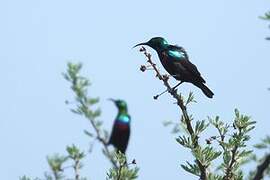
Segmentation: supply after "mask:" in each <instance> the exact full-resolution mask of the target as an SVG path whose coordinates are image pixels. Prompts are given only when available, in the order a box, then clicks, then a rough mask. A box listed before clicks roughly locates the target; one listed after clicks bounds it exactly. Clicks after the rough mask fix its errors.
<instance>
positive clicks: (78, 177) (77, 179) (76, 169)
mask: <svg viewBox="0 0 270 180" xmlns="http://www.w3.org/2000/svg"><path fill="white" fill-rule="evenodd" d="M73 169H74V172H75V180H80V174H79V169H80V161H79V160H76V161H75V164H74V167H73Z"/></svg>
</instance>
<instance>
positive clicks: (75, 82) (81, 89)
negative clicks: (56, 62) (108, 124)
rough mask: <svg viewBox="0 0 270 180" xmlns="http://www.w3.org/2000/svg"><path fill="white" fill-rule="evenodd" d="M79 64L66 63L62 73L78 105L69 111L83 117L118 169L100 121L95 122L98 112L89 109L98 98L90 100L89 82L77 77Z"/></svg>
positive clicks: (79, 68)
mask: <svg viewBox="0 0 270 180" xmlns="http://www.w3.org/2000/svg"><path fill="white" fill-rule="evenodd" d="M81 67H82V65H81V64H72V63H68V70H67V73H64V74H63V75H64V78H65V79H66V80H67V81H69V82H70V83H71V89H72V91H73V92H74V93H75V100H76V102H77V103H78V104H77V108H76V109H71V111H72V112H73V113H76V114H79V115H83V116H85V117H86V118H87V119H88V120H89V121H90V124H91V126H92V127H93V129H94V131H95V138H96V139H97V140H98V141H99V142H100V143H101V144H102V145H103V148H104V154H105V155H106V156H107V157H108V159H109V160H110V161H111V163H112V164H113V166H114V167H115V168H118V165H117V162H116V161H115V159H114V157H113V156H112V155H111V153H110V151H109V149H108V147H107V141H106V138H105V137H103V136H102V133H101V130H100V125H101V121H98V120H96V118H97V117H98V116H100V110H99V109H97V110H92V109H91V108H90V107H91V106H93V105H95V104H96V103H98V101H99V100H98V98H91V97H88V95H87V90H88V86H90V83H89V80H88V79H87V78H85V77H83V76H80V75H79V72H80V70H81ZM87 134H88V135H89V136H91V137H92V136H93V134H92V133H89V132H87Z"/></svg>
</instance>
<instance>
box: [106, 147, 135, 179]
mask: <svg viewBox="0 0 270 180" xmlns="http://www.w3.org/2000/svg"><path fill="white" fill-rule="evenodd" d="M114 158H115V159H116V162H117V164H118V167H119V168H114V167H113V168H111V169H110V170H109V172H108V173H107V178H106V179H107V180H134V179H137V177H138V171H139V168H138V167H135V168H130V166H131V165H134V164H136V161H135V160H133V161H132V162H131V163H127V160H126V156H125V154H123V153H121V152H120V151H118V152H115V153H114Z"/></svg>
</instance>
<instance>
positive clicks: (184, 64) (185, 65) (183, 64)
mask: <svg viewBox="0 0 270 180" xmlns="http://www.w3.org/2000/svg"><path fill="white" fill-rule="evenodd" d="M169 49H171V50H174V51H177V52H179V53H182V54H183V56H184V58H182V59H181V60H179V59H176V58H175V57H169V58H172V59H174V63H175V66H176V67H178V68H180V69H181V70H184V71H185V70H186V71H188V72H190V73H191V74H192V75H193V76H195V77H196V79H198V80H200V81H201V82H203V83H205V80H204V79H203V78H202V77H201V73H200V72H199V70H198V69H197V67H196V66H195V65H194V64H192V62H190V61H189V58H188V55H187V52H186V51H185V49H184V48H183V47H180V46H176V45H170V47H169Z"/></svg>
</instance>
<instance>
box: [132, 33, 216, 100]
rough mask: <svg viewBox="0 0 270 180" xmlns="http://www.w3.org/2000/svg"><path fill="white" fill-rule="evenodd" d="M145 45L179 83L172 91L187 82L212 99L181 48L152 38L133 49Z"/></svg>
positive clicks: (194, 67)
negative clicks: (152, 50) (151, 49)
mask: <svg viewBox="0 0 270 180" xmlns="http://www.w3.org/2000/svg"><path fill="white" fill-rule="evenodd" d="M140 45H146V46H150V47H151V48H153V49H154V50H155V51H156V52H157V54H158V57H159V60H160V62H161V64H162V65H163V67H164V68H165V70H166V71H167V72H168V73H169V74H170V75H171V76H173V77H174V78H175V79H176V80H178V81H180V83H178V84H177V85H176V86H175V87H173V89H175V88H176V87H178V86H179V85H180V84H182V83H183V82H189V83H192V84H193V85H195V86H197V87H198V88H200V89H201V90H202V92H203V93H204V94H205V95H206V96H207V97H208V98H212V97H213V95H214V93H213V92H212V91H211V90H210V89H209V88H208V87H207V86H206V85H205V80H204V79H203V77H202V76H201V73H200V72H199V71H198V69H197V67H196V66H195V65H194V64H192V63H191V62H190V61H189V58H188V55H187V53H186V51H185V49H184V48H183V47H180V46H177V45H170V44H169V43H168V42H167V41H166V40H165V39H164V38H163V37H154V38H152V39H150V40H149V41H147V42H144V43H139V44H137V45H135V46H134V47H137V46H140Z"/></svg>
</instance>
